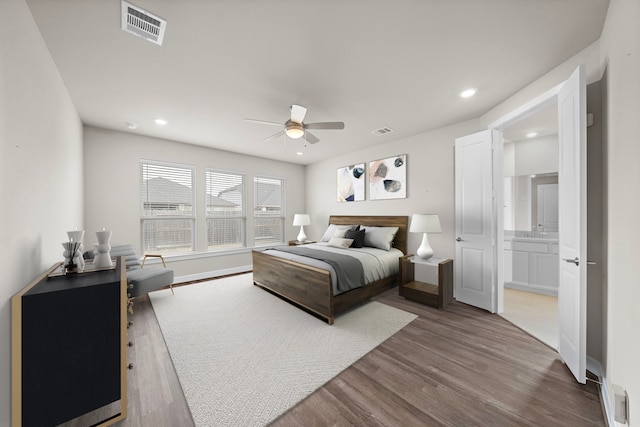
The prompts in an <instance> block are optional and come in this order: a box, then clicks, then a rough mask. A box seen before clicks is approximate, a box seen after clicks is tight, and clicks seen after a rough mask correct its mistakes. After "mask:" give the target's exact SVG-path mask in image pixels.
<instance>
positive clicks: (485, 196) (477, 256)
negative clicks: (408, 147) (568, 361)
mask: <svg viewBox="0 0 640 427" xmlns="http://www.w3.org/2000/svg"><path fill="white" fill-rule="evenodd" d="M491 140H492V136H491V132H490V131H484V132H479V133H476V134H473V135H468V136H465V137H462V138H458V139H456V143H455V187H456V189H455V193H456V195H455V200H456V207H455V212H456V263H455V264H454V265H455V272H456V274H455V287H454V291H455V298H456V299H457V300H458V301H461V302H464V303H466V304H470V305H473V306H476V307H480V308H483V309H485V310H489V311H491V312H495V308H494V301H493V288H494V286H493V277H494V275H493V263H494V260H493V247H492V238H493V234H494V229H493V227H492V224H493V210H492V209H493V197H492V194H493V184H492V179H493V174H492V170H493V160H492V155H493V153H492V148H491Z"/></svg>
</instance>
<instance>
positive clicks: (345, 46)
mask: <svg viewBox="0 0 640 427" xmlns="http://www.w3.org/2000/svg"><path fill="white" fill-rule="evenodd" d="M131 2H132V3H133V4H134V5H136V6H139V7H140V8H143V9H145V10H147V11H148V12H150V13H152V14H154V15H157V16H159V17H161V18H162V19H165V20H166V21H167V27H166V34H165V37H164V42H163V45H162V46H158V45H155V44H153V43H150V42H148V41H146V40H144V39H142V38H139V37H136V36H134V35H131V34H129V33H126V32H124V31H122V30H121V29H120V10H121V3H120V0H56V1H51V0H27V4H28V5H29V7H30V9H31V11H32V14H33V16H34V19H35V21H36V23H37V25H38V27H39V29H40V32H41V33H42V36H43V38H44V40H45V42H46V44H47V46H48V48H49V50H50V52H51V55H52V57H53V60H54V61H55V63H56V65H57V67H58V69H59V71H60V74H61V76H62V79H63V80H64V82H65V84H66V87H67V89H68V91H69V94H70V95H71V98H72V100H73V102H74V104H75V106H76V108H77V110H78V113H79V115H80V117H81V119H82V122H83V123H85V124H87V125H91V126H98V127H102V128H107V129H115V130H120V131H123V132H131V133H136V134H140V135H149V136H153V137H158V138H165V139H169V140H174V141H180V142H185V143H190V144H196V145H202V146H206V147H213V148H217V149H221V150H229V151H234V152H240V153H244V154H251V155H256V156H260V157H266V158H271V159H277V160H282V161H287V162H293V163H300V164H310V163H314V162H317V161H320V160H323V159H327V158H331V157H334V156H337V155H339V154H341V153H345V152H349V151H353V150H358V149H364V148H367V147H370V146H373V145H378V144H383V143H387V142H390V141H394V140H396V139H399V138H403V137H407V136H411V135H415V134H418V133H421V132H425V131H428V130H430V129H436V128H439V127H442V126H446V125H450V124H454V123H457V122H460V121H464V120H467V119H471V118H475V117H478V116H480V115H482V114H483V113H485V112H486V111H488V110H489V109H490V108H492V107H494V106H495V105H497V104H499V103H500V102H501V101H503V100H504V99H506V98H507V97H509V96H510V95H512V94H513V93H515V92H516V91H518V90H520V89H522V88H523V87H525V86H526V85H528V84H529V83H531V82H532V81H534V80H535V79H537V78H538V77H540V76H541V75H543V74H544V73H546V72H548V71H549V70H551V69H553V68H554V67H555V66H557V65H558V64H560V63H562V62H563V61H564V60H566V59H568V58H569V57H570V56H572V55H574V54H576V53H578V52H579V51H581V50H582V49H584V48H585V47H587V46H588V45H590V44H591V43H593V42H594V41H596V40H597V39H598V38H599V37H600V33H601V30H602V26H603V24H604V18H605V16H606V12H607V7H608V1H605V0H537V1H527V0H484V1H477V0H455V1H451V0H449V1H446V0H393V1H392V0H385V1H382V0H381V1H378V2H372V1H367V0H349V1H344V0H342V1H339V0H324V1H321V0H315V1H314V0H295V1H294V0H272V1H268V2H267V1H261V0H235V1H234V0H216V1H207V0H182V1H171V0H132V1H131ZM467 87H475V88H477V89H478V93H477V94H476V95H475V96H474V97H472V98H469V99H463V98H460V97H459V96H458V94H459V92H460V91H462V90H463V89H465V88H467ZM291 104H300V105H303V106H305V107H307V108H308V113H307V116H306V118H305V122H318V121H343V122H344V123H345V129H344V130H315V131H314V134H315V135H316V136H317V137H318V138H319V139H320V142H319V143H317V144H313V145H307V146H306V147H305V144H304V142H303V141H301V140H297V141H294V140H291V139H288V138H285V137H281V138H277V139H274V140H270V141H269V142H263V140H264V139H265V138H266V137H268V136H270V135H272V134H273V133H275V132H276V131H277V130H278V128H277V127H274V126H268V125H260V124H256V123H249V122H245V121H244V120H243V119H244V118H253V119H259V120H266V121H273V122H282V123H284V122H285V121H286V120H287V119H288V118H289V106H290V105H291ZM155 118H163V119H166V120H167V121H168V124H167V125H166V126H162V127H160V126H158V125H156V124H155V123H154V119H155ZM127 123H132V124H135V125H137V128H136V129H134V130H130V129H128V128H127V125H126V124H127ZM383 127H389V128H391V129H393V130H394V132H392V133H388V134H386V135H382V136H376V135H374V134H373V133H372V132H373V131H374V130H376V129H380V128H383ZM298 151H302V152H303V153H304V154H303V155H296V152H298Z"/></svg>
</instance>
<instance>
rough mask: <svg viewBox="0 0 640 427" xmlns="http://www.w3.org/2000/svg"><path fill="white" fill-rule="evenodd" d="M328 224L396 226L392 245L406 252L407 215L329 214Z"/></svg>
mask: <svg viewBox="0 0 640 427" xmlns="http://www.w3.org/2000/svg"><path fill="white" fill-rule="evenodd" d="M329 224H337V225H351V224H360V225H368V226H378V227H398V232H397V233H396V238H395V239H394V240H393V245H392V246H393V247H394V248H397V249H400V250H401V251H402V253H403V254H405V255H406V254H407V231H408V228H409V217H408V216H376V215H362V216H355V215H331V216H330V217H329Z"/></svg>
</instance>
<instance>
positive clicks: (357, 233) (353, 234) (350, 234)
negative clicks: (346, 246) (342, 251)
mask: <svg viewBox="0 0 640 427" xmlns="http://www.w3.org/2000/svg"><path fill="white" fill-rule="evenodd" d="M364 234H365V233H364V230H347V231H345V235H344V237H346V238H347V239H353V243H352V244H351V247H352V248H361V247H363V246H364Z"/></svg>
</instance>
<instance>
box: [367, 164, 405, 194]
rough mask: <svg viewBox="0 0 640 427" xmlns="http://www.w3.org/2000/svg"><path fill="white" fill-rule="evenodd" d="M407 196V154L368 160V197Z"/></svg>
mask: <svg viewBox="0 0 640 427" xmlns="http://www.w3.org/2000/svg"><path fill="white" fill-rule="evenodd" d="M406 197H407V155H406V154H401V155H399V156H394V157H388V158H386V159H381V160H374V161H372V162H369V198H370V199H371V200H385V199H404V198H406Z"/></svg>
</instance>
